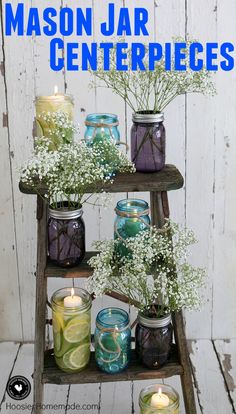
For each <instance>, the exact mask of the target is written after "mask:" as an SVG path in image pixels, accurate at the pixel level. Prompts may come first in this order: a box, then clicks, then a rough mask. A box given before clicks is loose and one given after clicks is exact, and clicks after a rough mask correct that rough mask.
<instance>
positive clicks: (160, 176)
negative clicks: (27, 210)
mask: <svg viewBox="0 0 236 414" xmlns="http://www.w3.org/2000/svg"><path fill="white" fill-rule="evenodd" d="M183 184H184V179H183V177H182V175H181V173H180V172H179V170H178V169H177V168H176V167H175V166H174V165H168V164H167V165H166V166H165V167H164V168H163V169H162V170H161V171H158V172H154V173H139V172H136V173H134V174H131V173H128V174H117V176H115V177H114V181H113V184H111V183H108V184H106V185H105V186H104V187H103V190H104V191H106V192H110V193H123V192H134V191H170V190H178V189H179V188H181V187H183ZM19 188H20V191H21V192H22V193H25V194H41V195H43V194H46V193H47V188H46V187H45V186H43V185H42V184H39V185H38V187H37V189H35V188H32V187H31V186H29V185H26V184H25V183H22V182H20V184H19ZM87 192H88V193H90V192H94V189H90V188H88V191H87ZM99 192H100V189H99Z"/></svg>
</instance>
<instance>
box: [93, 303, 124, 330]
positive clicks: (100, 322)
mask: <svg viewBox="0 0 236 414" xmlns="http://www.w3.org/2000/svg"><path fill="white" fill-rule="evenodd" d="M108 313H110V315H109V316H114V315H115V314H117V315H118V314H119V315H120V316H122V317H123V321H122V320H119V321H118V320H117V322H114V319H113V320H112V321H110V322H109V321H104V320H103V319H102V318H103V316H107V314H108ZM129 321H130V320H129V315H128V313H127V312H126V311H125V310H124V309H120V308H115V307H109V308H105V309H102V310H101V311H100V312H99V313H98V314H97V318H96V325H97V326H98V327H100V326H101V327H102V328H103V327H106V328H112V327H117V328H123V327H126V326H128V325H129Z"/></svg>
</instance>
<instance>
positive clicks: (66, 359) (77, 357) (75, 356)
mask: <svg viewBox="0 0 236 414" xmlns="http://www.w3.org/2000/svg"><path fill="white" fill-rule="evenodd" d="M89 358H90V344H89V342H86V343H85V344H82V345H80V346H78V347H77V348H75V349H72V350H71V351H69V352H67V353H66V354H65V355H64V356H63V363H64V365H65V366H66V367H67V368H70V369H76V370H78V369H81V368H83V367H85V366H86V365H87V363H88V362H89Z"/></svg>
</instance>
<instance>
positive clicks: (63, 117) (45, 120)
mask: <svg viewBox="0 0 236 414" xmlns="http://www.w3.org/2000/svg"><path fill="white" fill-rule="evenodd" d="M37 131H38V133H39V135H40V137H38V138H37V139H36V144H37V145H38V146H40V145H41V144H42V145H44V143H45V141H48V143H49V149H50V150H56V149H58V147H59V146H60V145H62V144H70V143H72V142H73V136H74V133H77V132H78V127H76V126H75V125H74V123H73V122H72V121H71V120H70V118H69V115H68V114H67V113H65V112H63V111H56V112H45V111H44V112H42V113H41V114H40V115H39V116H38V118H37Z"/></svg>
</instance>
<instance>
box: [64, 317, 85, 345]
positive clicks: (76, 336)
mask: <svg viewBox="0 0 236 414" xmlns="http://www.w3.org/2000/svg"><path fill="white" fill-rule="evenodd" d="M89 333H90V323H89V322H88V321H87V320H83V319H77V318H74V319H72V320H71V321H70V322H69V323H68V325H67V326H66V328H65V329H64V338H65V340H66V341H67V342H70V343H76V342H81V341H83V339H85V338H86V336H88V335H89Z"/></svg>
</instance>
